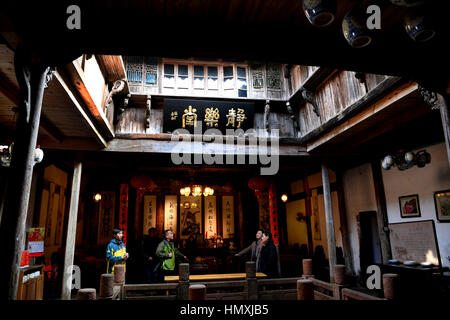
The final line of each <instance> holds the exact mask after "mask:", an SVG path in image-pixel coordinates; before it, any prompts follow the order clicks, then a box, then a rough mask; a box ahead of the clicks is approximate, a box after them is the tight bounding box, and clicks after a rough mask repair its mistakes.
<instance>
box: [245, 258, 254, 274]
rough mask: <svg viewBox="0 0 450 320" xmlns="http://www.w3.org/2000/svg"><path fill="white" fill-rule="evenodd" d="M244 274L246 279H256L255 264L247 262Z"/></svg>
mask: <svg viewBox="0 0 450 320" xmlns="http://www.w3.org/2000/svg"><path fill="white" fill-rule="evenodd" d="M245 272H246V274H247V278H256V262H254V261H247V262H246V263H245Z"/></svg>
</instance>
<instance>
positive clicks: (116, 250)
mask: <svg viewBox="0 0 450 320" xmlns="http://www.w3.org/2000/svg"><path fill="white" fill-rule="evenodd" d="M122 238H123V232H122V230H120V229H114V230H113V238H112V239H111V241H110V242H109V244H108V246H107V247H106V260H107V266H106V272H107V273H114V266H115V265H117V264H125V261H126V260H127V259H128V258H129V255H128V253H127V249H126V248H125V244H124V243H123V242H122Z"/></svg>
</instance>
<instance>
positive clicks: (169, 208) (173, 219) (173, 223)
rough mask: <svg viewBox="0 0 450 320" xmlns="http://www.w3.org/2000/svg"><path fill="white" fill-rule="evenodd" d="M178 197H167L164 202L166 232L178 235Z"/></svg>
mask: <svg viewBox="0 0 450 320" xmlns="http://www.w3.org/2000/svg"><path fill="white" fill-rule="evenodd" d="M177 205H178V199H177V196H166V197H165V200H164V230H172V232H173V233H174V235H176V234H177Z"/></svg>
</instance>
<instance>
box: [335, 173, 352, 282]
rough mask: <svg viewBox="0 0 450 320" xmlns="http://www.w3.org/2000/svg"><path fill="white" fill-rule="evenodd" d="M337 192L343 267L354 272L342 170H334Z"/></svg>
mask: <svg viewBox="0 0 450 320" xmlns="http://www.w3.org/2000/svg"><path fill="white" fill-rule="evenodd" d="M336 182H337V194H338V202H339V218H340V225H341V234H342V246H343V247H344V259H345V269H346V272H347V273H349V274H354V267H353V254H352V246H351V245H350V235H349V232H348V224H347V213H346V211H345V200H344V185H343V182H342V172H340V171H338V172H336Z"/></svg>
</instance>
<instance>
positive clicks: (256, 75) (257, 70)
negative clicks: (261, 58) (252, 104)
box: [251, 65, 264, 90]
mask: <svg viewBox="0 0 450 320" xmlns="http://www.w3.org/2000/svg"><path fill="white" fill-rule="evenodd" d="M251 72H252V85H253V89H256V90H263V89H264V73H263V66H262V65H254V66H252V67H251Z"/></svg>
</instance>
